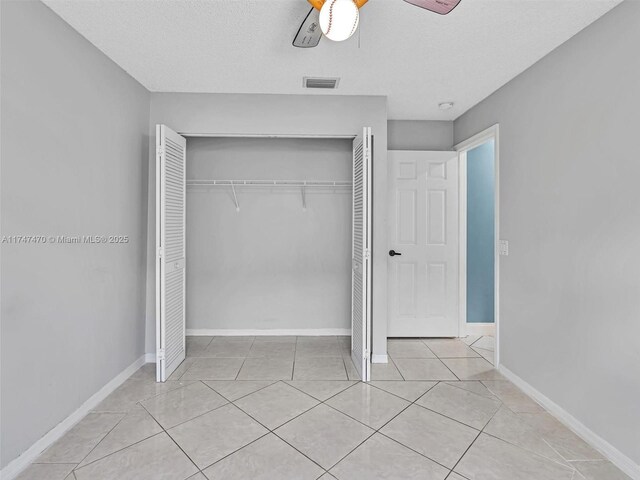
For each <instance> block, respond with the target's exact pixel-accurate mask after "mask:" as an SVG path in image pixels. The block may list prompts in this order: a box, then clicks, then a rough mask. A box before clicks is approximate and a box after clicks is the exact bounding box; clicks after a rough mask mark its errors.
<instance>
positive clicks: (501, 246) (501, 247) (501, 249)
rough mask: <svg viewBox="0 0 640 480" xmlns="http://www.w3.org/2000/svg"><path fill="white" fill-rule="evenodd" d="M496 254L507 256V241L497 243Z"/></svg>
mask: <svg viewBox="0 0 640 480" xmlns="http://www.w3.org/2000/svg"><path fill="white" fill-rule="evenodd" d="M498 253H499V254H500V255H503V256H505V257H508V256H509V240H500V241H498Z"/></svg>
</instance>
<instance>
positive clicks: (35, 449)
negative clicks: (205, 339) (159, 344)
mask: <svg viewBox="0 0 640 480" xmlns="http://www.w3.org/2000/svg"><path fill="white" fill-rule="evenodd" d="M148 355H149V354H147V355H143V356H141V357H140V358H139V359H137V360H136V361H135V362H133V363H132V364H131V365H129V366H128V367H127V368H125V369H124V370H123V371H122V372H120V373H119V374H118V375H116V376H115V377H114V378H113V379H112V380H111V381H110V382H109V383H107V384H106V385H105V386H104V387H102V388H101V389H100V390H98V391H97V392H96V393H94V394H93V395H92V396H91V397H90V398H89V399H88V400H87V401H86V402H84V403H83V404H82V405H80V408H78V409H77V410H76V411H75V412H73V413H72V414H71V415H69V416H68V417H67V418H65V419H64V420H62V422H60V423H59V424H58V425H56V426H55V427H53V428H52V429H51V430H49V432H47V433H46V434H45V435H44V437H42V438H41V439H40V440H38V441H37V442H36V443H34V444H33V445H31V447H29V448H28V449H27V450H26V451H25V452H23V453H22V454H21V455H20V456H19V457H18V458H16V459H14V460H12V461H11V462H10V463H9V464H8V465H7V466H6V467H4V468H3V469H2V471H0V478H2V480H12V479H13V478H16V477H17V476H18V475H19V474H20V473H21V472H22V471H23V470H24V469H25V468H27V467H28V466H29V465H30V464H31V462H33V461H34V460H35V459H36V458H37V457H38V455H40V454H41V453H42V452H44V451H45V450H46V449H47V448H48V447H49V446H50V445H52V444H53V443H54V442H55V441H56V440H59V439H60V438H62V436H63V435H64V434H65V433H67V431H69V429H71V427H73V426H74V425H75V424H76V423H78V422H79V421H80V420H82V419H83V418H84V417H85V415H87V414H88V413H89V412H90V411H91V410H93V409H94V408H95V407H96V406H97V405H98V404H99V403H100V402H101V401H102V400H104V399H105V398H107V396H109V394H111V393H112V392H113V391H114V390H115V389H116V388H118V387H119V386H120V385H122V384H123V383H124V381H125V380H126V379H127V378H129V377H130V376H131V375H133V373H134V372H135V371H136V370H138V369H139V368H140V367H141V366H142V365H144V364H145V363H147V361H146V360H147V356H148ZM151 355H152V356H153V361H154V362H155V354H151Z"/></svg>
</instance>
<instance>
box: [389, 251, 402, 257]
mask: <svg viewBox="0 0 640 480" xmlns="http://www.w3.org/2000/svg"><path fill="white" fill-rule="evenodd" d="M396 255H402V254H401V253H400V252H396V251H395V250H389V256H390V257H395V256H396Z"/></svg>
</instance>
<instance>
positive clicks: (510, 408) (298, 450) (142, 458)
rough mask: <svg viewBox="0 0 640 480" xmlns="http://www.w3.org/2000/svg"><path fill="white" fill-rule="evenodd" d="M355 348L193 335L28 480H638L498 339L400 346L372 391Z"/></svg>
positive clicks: (91, 418)
mask: <svg viewBox="0 0 640 480" xmlns="http://www.w3.org/2000/svg"><path fill="white" fill-rule="evenodd" d="M349 345H350V339H349V337H299V338H296V337H255V338H254V337H188V338H187V351H188V355H189V356H188V357H187V359H186V360H185V362H184V363H183V364H182V365H181V366H180V367H179V368H178V369H176V371H175V372H174V373H173V375H172V376H171V378H170V380H169V381H167V382H165V383H162V384H157V383H156V382H155V372H154V368H153V366H152V365H145V366H144V367H143V368H141V369H140V370H139V371H138V372H136V373H135V374H134V375H132V376H131V378H130V379H129V380H127V381H126V382H124V383H123V384H122V385H121V386H120V387H119V388H118V389H117V390H116V391H114V392H113V393H112V394H111V395H110V396H109V397H107V399H105V400H104V401H103V402H102V403H101V404H100V405H98V407H96V408H95V409H94V412H92V413H91V414H89V415H87V416H86V417H85V418H84V419H83V420H82V421H81V422H79V423H78V424H77V425H76V426H75V427H74V428H72V429H71V430H69V431H68V432H67V434H66V435H65V436H64V437H63V438H61V439H60V440H59V441H58V442H56V444H54V445H52V446H51V447H50V448H49V449H48V450H47V451H46V452H44V454H43V455H42V456H41V457H40V458H38V459H37V460H36V462H35V463H33V464H32V465H31V466H29V468H27V469H26V470H25V471H24V472H23V473H22V474H21V475H20V476H19V477H18V479H19V480H40V479H47V480H89V479H90V480H127V479H131V480H133V479H135V480H145V479H154V480H156V479H163V478H166V479H171V480H216V479H224V480H234V479H242V480H245V479H248V478H251V479H269V480H289V479H301V480H305V479H309V480H311V479H318V478H322V479H324V480H336V479H337V480H351V479H358V480H359V479H361V478H367V479H374V480H375V479H380V480H382V479H384V480H396V479H397V480H399V479H402V480H404V479H414V478H415V479H421V480H444V479H448V480H481V479H491V480H547V479H553V480H595V479H598V480H604V479H607V480H623V479H628V477H627V476H626V475H624V473H622V472H621V471H620V470H618V469H617V468H616V467H615V466H613V465H612V464H611V463H609V462H608V461H606V460H604V459H603V457H602V455H601V454H600V453H598V452H597V451H596V450H594V449H593V448H592V447H591V446H590V445H588V444H587V443H585V442H584V441H583V440H582V439H580V438H579V437H577V436H576V435H575V434H574V433H573V432H571V431H570V430H568V429H567V428H565V427H564V426H563V425H562V424H560V423H559V422H558V421H557V420H555V419H554V418H553V417H551V416H550V415H549V414H548V413H546V412H545V411H544V410H543V409H542V407H540V406H539V405H538V404H537V403H536V402H534V401H533V400H531V399H530V398H529V397H528V396H526V395H525V394H524V393H523V392H522V391H520V390H519V389H518V388H516V387H515V386H514V385H513V384H511V383H510V382H508V381H507V380H506V379H504V378H503V377H502V376H501V375H499V374H498V373H497V372H496V371H495V370H494V369H493V367H492V366H491V364H490V362H489V361H487V359H488V358H492V354H493V351H494V344H493V339H492V338H491V337H468V338H464V339H460V340H455V339H438V340H430V339H410V340H409V339H407V340H390V341H389V355H390V362H389V363H388V364H374V365H373V366H372V367H373V368H372V377H373V381H372V382H371V383H370V384H363V383H362V382H360V381H359V379H358V374H357V372H356V370H355V367H354V365H353V362H352V361H351V358H350V352H349ZM469 350H471V352H473V353H470V352H469ZM490 354H491V355H490ZM225 355H229V356H225ZM338 372H339V373H338ZM48 462H54V463H48Z"/></svg>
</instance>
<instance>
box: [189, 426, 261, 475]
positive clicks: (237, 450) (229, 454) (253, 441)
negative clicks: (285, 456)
mask: <svg viewBox="0 0 640 480" xmlns="http://www.w3.org/2000/svg"><path fill="white" fill-rule="evenodd" d="M251 418H253V417H251ZM254 420H255V419H254ZM256 421H257V420H256ZM263 426H264V425H263ZM265 428H266V427H265ZM270 433H271V430H269V431H268V432H267V433H265V434H264V435H260V436H259V437H258V438H256V439H255V440H252V441H250V442H249V443H247V444H246V445H243V446H242V447H240V448H237V449H236V450H234V451H233V452H231V453H228V454H227V455H225V456H224V457H222V458H220V459H218V460H216V461H215V462H213V463H212V464H210V465H207V466H206V467H204V468H203V469H201V470H200V472H201V473H202V474H203V475H204V471H205V470H206V469H208V468H211V467H212V466H214V465H215V464H216V463H218V462H221V461H223V460H224V459H225V458H228V457H230V456H231V455H233V454H234V453H237V452H239V451H240V450H242V449H243V448H245V447H248V446H249V445H251V444H253V443H256V442H257V441H258V440H261V439H263V438H264V437H266V436H268V435H269V434H270ZM205 477H206V478H209V477H207V476H206V475H205ZM189 478H191V477H189ZM187 480H189V479H187Z"/></svg>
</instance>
